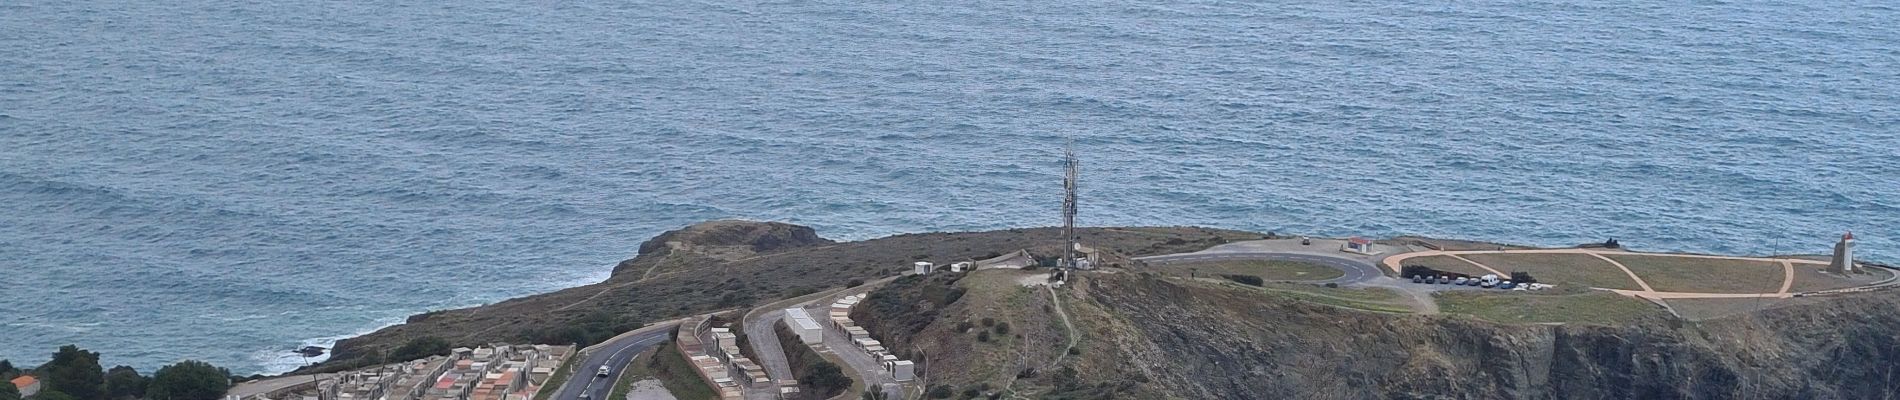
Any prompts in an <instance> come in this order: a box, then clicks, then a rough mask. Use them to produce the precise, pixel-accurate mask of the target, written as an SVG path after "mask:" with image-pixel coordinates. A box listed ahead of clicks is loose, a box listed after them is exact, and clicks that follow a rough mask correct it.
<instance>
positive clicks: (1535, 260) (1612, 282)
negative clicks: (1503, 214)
mask: <svg viewBox="0 0 1900 400" xmlns="http://www.w3.org/2000/svg"><path fill="white" fill-rule="evenodd" d="M1464 257H1465V258H1468V259H1471V261H1477V262H1479V263H1483V264H1484V265H1489V266H1491V268H1497V269H1498V270H1499V271H1504V272H1505V273H1511V272H1524V273H1528V274H1531V277H1533V278H1537V281H1538V282H1542V283H1548V284H1552V285H1578V286H1584V287H1593V288H1605V289H1623V290H1638V289H1642V287H1641V286H1638V285H1637V284H1636V281H1635V280H1633V279H1630V276H1629V274H1626V273H1623V270H1622V269H1621V268H1617V267H1616V266H1615V265H1612V264H1610V263H1609V262H1608V261H1603V259H1600V258H1596V256H1592V255H1589V254H1561V253H1555V254H1540V253H1520V254H1471V255H1466V256H1464Z"/></svg>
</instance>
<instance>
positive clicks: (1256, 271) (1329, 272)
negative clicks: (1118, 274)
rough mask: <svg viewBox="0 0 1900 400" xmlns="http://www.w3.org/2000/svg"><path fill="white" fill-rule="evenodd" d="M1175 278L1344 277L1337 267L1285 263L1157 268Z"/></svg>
mask: <svg viewBox="0 0 1900 400" xmlns="http://www.w3.org/2000/svg"><path fill="white" fill-rule="evenodd" d="M1154 270H1155V271H1156V272H1161V273H1165V274H1169V275H1174V276H1188V275H1199V276H1216V275H1252V276H1258V277H1260V279H1265V280H1269V281H1321V280H1327V279H1334V278H1338V277H1341V276H1344V275H1345V274H1346V273H1345V272H1344V271H1340V270H1339V269H1338V268H1333V267H1328V266H1325V265H1320V264H1315V263H1309V262H1300V261H1286V260H1216V261H1194V262H1182V263H1172V264H1165V265H1162V266H1157V267H1155V268H1154Z"/></svg>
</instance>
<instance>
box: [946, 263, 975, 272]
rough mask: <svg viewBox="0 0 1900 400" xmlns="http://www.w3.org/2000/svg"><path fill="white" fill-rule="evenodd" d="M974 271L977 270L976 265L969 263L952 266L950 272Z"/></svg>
mask: <svg viewBox="0 0 1900 400" xmlns="http://www.w3.org/2000/svg"><path fill="white" fill-rule="evenodd" d="M974 269H976V264H971V263H969V262H967V261H966V262H960V263H955V264H950V272H970V271H971V270H974Z"/></svg>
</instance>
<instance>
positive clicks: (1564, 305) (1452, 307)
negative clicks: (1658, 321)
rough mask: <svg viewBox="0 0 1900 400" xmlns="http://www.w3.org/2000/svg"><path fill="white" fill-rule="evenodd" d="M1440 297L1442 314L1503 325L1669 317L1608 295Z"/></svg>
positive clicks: (1601, 322) (1450, 294)
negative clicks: (1462, 316)
mask: <svg viewBox="0 0 1900 400" xmlns="http://www.w3.org/2000/svg"><path fill="white" fill-rule="evenodd" d="M1437 297H1438V307H1439V310H1440V311H1442V312H1444V313H1446V314H1465V315H1471V316H1474V317H1478V318H1479V319H1484V320H1488V321H1493V322H1503V323H1577V324H1595V325H1624V324H1629V323H1632V322H1636V321H1639V320H1642V319H1645V318H1658V317H1662V316H1665V315H1667V314H1668V313H1667V312H1665V311H1663V309H1662V308H1661V307H1657V306H1656V305H1655V304H1654V303H1650V302H1648V301H1645V300H1642V299H1637V298H1632V297H1628V296H1623V295H1618V294H1613V293H1608V292H1589V293H1578V294H1558V295H1546V294H1534V293H1504V292H1444V293H1439V294H1438V295H1437Z"/></svg>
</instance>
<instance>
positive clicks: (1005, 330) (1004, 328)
mask: <svg viewBox="0 0 1900 400" xmlns="http://www.w3.org/2000/svg"><path fill="white" fill-rule="evenodd" d="M996 334H998V335H1008V334H1009V323H1008V322H998V323H996Z"/></svg>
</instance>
